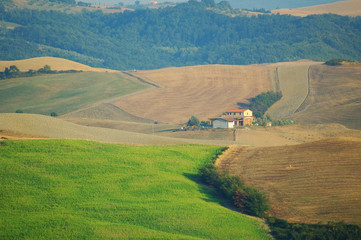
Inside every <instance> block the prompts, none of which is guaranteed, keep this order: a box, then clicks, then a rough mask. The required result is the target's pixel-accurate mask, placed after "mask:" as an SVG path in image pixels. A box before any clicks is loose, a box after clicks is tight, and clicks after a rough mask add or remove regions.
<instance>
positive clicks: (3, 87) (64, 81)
mask: <svg viewBox="0 0 361 240" xmlns="http://www.w3.org/2000/svg"><path fill="white" fill-rule="evenodd" d="M31 62H33V63H34V64H33V65H32V66H31V67H33V66H36V65H39V64H43V63H44V62H42V61H40V62H38V61H37V60H35V61H33V60H31ZM46 62H48V61H46ZM12 63H14V64H15V63H16V64H17V63H19V62H18V61H16V62H12ZM12 63H11V64H12ZM35 63H36V64H35ZM50 65H52V66H54V68H55V69H63V68H77V69H84V70H85V69H87V67H86V66H77V65H76V64H75V65H72V63H71V64H70V65H68V64H67V63H66V64H65V65H59V66H58V65H56V64H55V65H54V64H50ZM19 66H20V67H21V68H24V69H26V68H29V66H30V65H28V64H24V65H22V63H21V64H19ZM43 66H44V65H43ZM89 70H93V69H91V68H89ZM94 70H95V71H103V72H81V73H61V74H45V75H38V76H33V77H23V78H11V79H5V80H1V81H0V101H1V102H2V104H1V106H0V112H8V113H11V112H12V113H14V112H15V111H17V110H22V111H24V112H26V113H40V114H46V115H49V114H50V113H51V112H56V113H57V114H59V115H61V114H64V113H67V112H70V111H74V110H78V109H79V108H84V107H87V106H89V105H92V104H94V103H97V102H101V101H110V100H112V99H113V98H119V97H121V96H123V95H127V94H130V93H133V92H137V91H140V90H143V89H145V88H147V86H146V85H145V84H143V83H140V82H138V81H136V80H135V79H132V78H131V77H129V76H127V75H124V74H122V73H120V72H115V71H114V72H105V71H106V70H101V69H94Z"/></svg>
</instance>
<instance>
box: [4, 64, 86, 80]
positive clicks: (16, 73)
mask: <svg viewBox="0 0 361 240" xmlns="http://www.w3.org/2000/svg"><path fill="white" fill-rule="evenodd" d="M75 72H80V71H77V70H66V71H53V70H51V67H50V66H49V65H45V66H44V67H42V68H40V69H38V70H32V69H30V70H29V71H27V72H21V71H20V70H19V68H18V67H17V66H16V65H11V66H10V67H5V70H4V72H0V79H8V78H18V77H33V76H36V75H41V74H54V73H75Z"/></svg>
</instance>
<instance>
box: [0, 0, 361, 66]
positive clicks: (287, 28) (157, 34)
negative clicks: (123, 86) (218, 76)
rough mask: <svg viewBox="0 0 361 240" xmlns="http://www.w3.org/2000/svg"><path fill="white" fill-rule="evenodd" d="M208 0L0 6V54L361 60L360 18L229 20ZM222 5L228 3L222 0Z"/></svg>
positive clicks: (190, 61) (144, 62)
mask: <svg viewBox="0 0 361 240" xmlns="http://www.w3.org/2000/svg"><path fill="white" fill-rule="evenodd" d="M213 2H214V1H212V0H202V2H198V1H196V0H190V1H189V2H188V3H182V4H178V5H177V6H175V7H167V8H163V9H152V10H150V9H146V10H137V11H125V12H124V13H114V14H104V13H102V12H101V11H94V12H90V11H85V10H84V11H82V12H81V13H71V14H66V13H62V12H59V11H39V10H29V9H20V8H6V7H4V5H2V4H1V3H0V21H3V22H8V23H15V24H17V25H16V26H17V27H15V28H4V27H2V28H0V58H1V59H2V60H16V59H24V58H30V57H37V56H55V57H64V58H67V59H71V60H75V61H78V62H82V63H85V64H89V65H91V66H96V67H108V68H113V69H120V70H126V69H134V68H135V69H155V68H161V67H168V66H187V65H198V64H253V63H267V62H278V61H294V60H298V59H313V60H328V59H331V58H343V59H350V60H361V38H360V36H361V18H360V17H356V18H352V17H344V16H338V15H313V16H309V17H305V18H301V17H294V16H286V15H269V14H265V15H259V16H258V17H247V16H237V17H230V16H227V15H225V14H219V13H216V12H214V11H211V10H209V4H213ZM225 6H227V5H225Z"/></svg>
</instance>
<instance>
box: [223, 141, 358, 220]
mask: <svg viewBox="0 0 361 240" xmlns="http://www.w3.org/2000/svg"><path fill="white" fill-rule="evenodd" d="M360 149H361V140H360V139H359V138H331V139H323V140H320V141H315V142H310V143H305V144H298V145H293V146H278V147H237V146H233V147H231V148H229V149H228V150H227V151H226V152H225V153H224V155H222V156H221V158H219V159H218V160H217V165H218V166H219V168H221V169H223V170H224V169H228V170H229V172H230V173H231V174H232V175H236V176H240V177H241V178H242V179H243V180H244V181H245V183H246V184H250V185H252V186H255V187H256V188H258V189H260V190H261V191H263V192H265V193H266V194H267V196H268V197H269V199H270V203H271V211H270V212H271V214H272V215H273V216H276V217H278V218H281V219H286V220H288V221H290V222H305V223H319V222H322V223H327V222H328V221H332V222H339V221H345V222H346V223H350V224H358V225H360V224H361V218H360V216H361V210H360V208H359V205H360V201H359V199H360V198H361V191H360V189H361V183H360V181H359V179H360V178H359V176H360V174H361V161H360V159H361V154H360Z"/></svg>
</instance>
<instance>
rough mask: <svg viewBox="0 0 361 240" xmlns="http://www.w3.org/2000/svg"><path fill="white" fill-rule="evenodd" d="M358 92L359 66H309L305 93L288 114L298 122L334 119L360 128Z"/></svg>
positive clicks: (360, 93) (360, 83) (328, 121)
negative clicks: (298, 106) (301, 103)
mask: <svg viewBox="0 0 361 240" xmlns="http://www.w3.org/2000/svg"><path fill="white" fill-rule="evenodd" d="M360 96H361V67H360V66H357V65H356V66H352V65H348V66H347V65H346V66H340V67H330V66H325V65H319V66H312V67H311V68H310V86H309V94H308V97H307V98H306V100H305V102H304V104H303V105H302V106H301V107H300V108H299V109H298V111H297V112H296V113H295V114H293V115H292V118H293V119H294V120H296V121H299V122H312V123H330V122H337V123H341V124H343V125H345V126H347V127H350V128H356V129H361V123H360V119H361V113H360V111H359V110H360V109H361V99H360Z"/></svg>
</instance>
